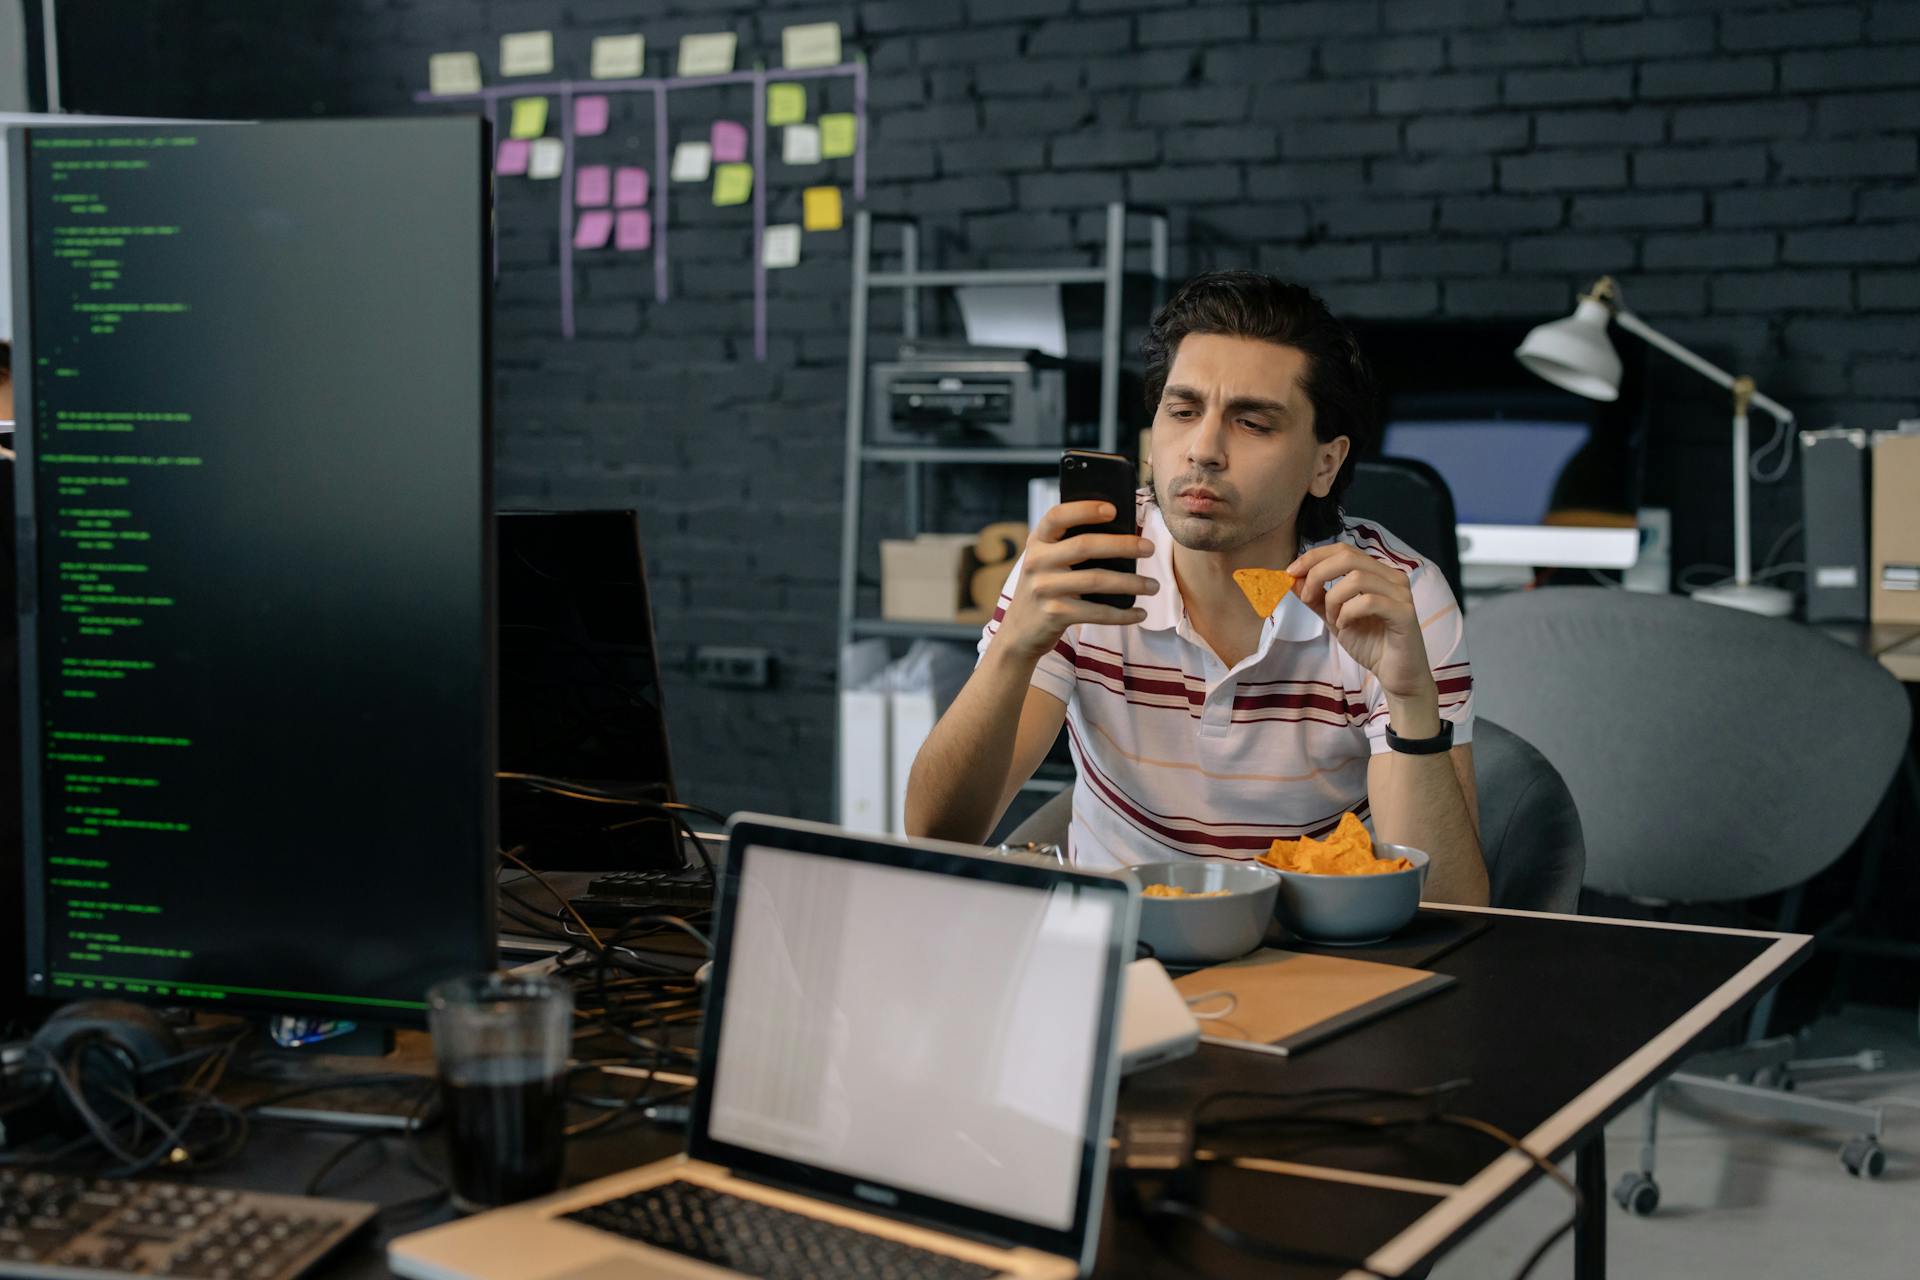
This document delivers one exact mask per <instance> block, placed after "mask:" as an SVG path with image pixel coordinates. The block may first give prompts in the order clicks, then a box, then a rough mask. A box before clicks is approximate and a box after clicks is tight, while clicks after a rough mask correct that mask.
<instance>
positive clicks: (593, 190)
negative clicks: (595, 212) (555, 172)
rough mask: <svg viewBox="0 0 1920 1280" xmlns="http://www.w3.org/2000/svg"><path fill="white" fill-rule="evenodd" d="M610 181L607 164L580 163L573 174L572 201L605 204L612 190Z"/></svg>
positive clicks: (580, 203)
mask: <svg viewBox="0 0 1920 1280" xmlns="http://www.w3.org/2000/svg"><path fill="white" fill-rule="evenodd" d="M612 181H613V180H612V178H611V176H610V175H609V173H608V171H607V166H605V165H603V164H583V165H581V166H580V168H579V169H577V170H575V171H574V175H573V202H574V203H575V204H578V205H596V204H605V203H606V202H607V196H608V194H609V192H610V191H611V190H612Z"/></svg>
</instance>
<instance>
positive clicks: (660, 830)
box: [499, 511, 683, 871]
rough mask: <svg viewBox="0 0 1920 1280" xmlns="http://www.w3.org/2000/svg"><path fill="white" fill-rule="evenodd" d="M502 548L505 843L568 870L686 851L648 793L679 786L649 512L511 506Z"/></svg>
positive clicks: (642, 861) (659, 795) (671, 858)
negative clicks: (650, 589)
mask: <svg viewBox="0 0 1920 1280" xmlns="http://www.w3.org/2000/svg"><path fill="white" fill-rule="evenodd" d="M499 561H500V769H501V772H502V775H503V778H502V782H501V787H500V841H501V843H502V844H503V845H505V846H507V847H508V848H511V849H514V850H516V851H517V856H519V857H522V858H524V859H525V860H526V861H528V862H529V863H531V864H533V865H535V866H544V867H554V868H560V869H565V870H574V871H617V870H629V869H634V870H639V869H651V868H664V867H677V866H679V865H681V863H682V861H683V859H682V858H681V856H680V846H679V841H678V839H677V838H676V836H675V834H674V827H673V823H672V819H671V818H669V817H668V816H667V814H666V813H665V812H664V811H662V810H658V809H648V808H645V807H642V806H643V805H644V804H645V803H647V802H653V803H659V802H662V801H669V800H672V799H673V798H674V794H673V769H672V766H671V764H670V763H669V760H668V754H667V722H666V712H665V710H664V708H663V706H662V703H661V696H660V664H659V659H658V656H657V654H656V652H655V648H654V640H653V610H652V607H651V605H650V604H649V602H648V599H647V571H646V563H645V560H644V559H643V558H642V556H641V552H640V529H639V523H638V520H637V519H636V517H635V513H634V512H632V511H508V512H502V513H501V515H500V518H499ZM568 783H572V784H577V785H576V786H572V787H569V786H566V785H564V784H568ZM614 797H618V798H621V799H626V800H631V801H638V802H640V804H619V803H614V802H613V798H614Z"/></svg>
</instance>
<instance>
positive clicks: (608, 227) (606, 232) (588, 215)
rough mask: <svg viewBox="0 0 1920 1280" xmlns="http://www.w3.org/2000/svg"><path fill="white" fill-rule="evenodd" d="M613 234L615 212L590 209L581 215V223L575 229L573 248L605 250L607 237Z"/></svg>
mask: <svg viewBox="0 0 1920 1280" xmlns="http://www.w3.org/2000/svg"><path fill="white" fill-rule="evenodd" d="M612 234H613V211H612V210H611V209H589V210H587V211H586V212H585V213H583V214H581V215H580V223H579V225H578V226H576V227H575V228H574V229H573V247H574V248H576V249H604V248H606V247H607V237H608V236H610V235H612Z"/></svg>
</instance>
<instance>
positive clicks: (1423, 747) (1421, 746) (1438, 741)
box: [1387, 720, 1453, 756]
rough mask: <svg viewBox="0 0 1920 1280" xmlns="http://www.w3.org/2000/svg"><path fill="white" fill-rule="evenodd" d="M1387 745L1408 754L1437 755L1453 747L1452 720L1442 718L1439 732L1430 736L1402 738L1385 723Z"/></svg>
mask: <svg viewBox="0 0 1920 1280" xmlns="http://www.w3.org/2000/svg"><path fill="white" fill-rule="evenodd" d="M1387 745H1388V746H1389V747H1391V748H1392V749H1393V750H1395V751H1399V752H1403V753H1405V754H1406V755H1410V756H1437V755H1440V754H1441V753H1443V752H1446V751H1451V750H1452V749H1453V721H1451V720H1442V721H1441V722H1440V732H1438V733H1436V734H1434V735H1433V736H1432V737H1431V738H1403V737H1401V736H1400V735H1399V734H1397V733H1395V732H1394V731H1393V725H1392V724H1391V723H1389V724H1388V725H1387Z"/></svg>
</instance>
